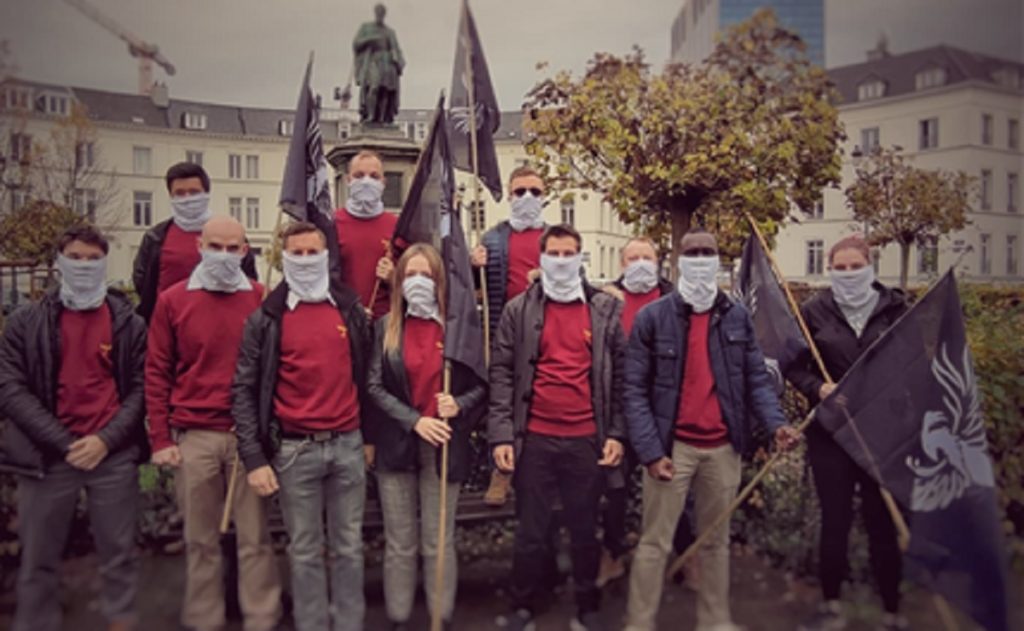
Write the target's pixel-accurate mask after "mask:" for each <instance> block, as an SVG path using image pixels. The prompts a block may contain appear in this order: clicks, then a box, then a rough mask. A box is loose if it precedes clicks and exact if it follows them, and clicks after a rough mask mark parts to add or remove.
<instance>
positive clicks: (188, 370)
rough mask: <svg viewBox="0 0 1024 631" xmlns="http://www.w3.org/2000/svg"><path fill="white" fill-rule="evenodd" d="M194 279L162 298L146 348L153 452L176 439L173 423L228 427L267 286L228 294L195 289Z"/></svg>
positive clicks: (214, 428) (157, 306) (226, 428)
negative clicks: (248, 337)
mask: <svg viewBox="0 0 1024 631" xmlns="http://www.w3.org/2000/svg"><path fill="white" fill-rule="evenodd" d="M187 285H188V281H187V280H185V281H182V282H180V283H176V284H175V285H173V286H171V287H170V288H168V289H167V290H166V291H164V292H163V293H162V294H160V296H159V297H158V298H157V301H156V306H155V307H154V309H153V318H152V319H151V320H150V323H149V334H148V337H147V352H146V411H147V412H148V413H149V441H150V444H151V445H152V448H153V451H159V450H161V449H164V448H166V447H170V446H172V445H173V444H174V441H173V440H172V439H171V427H178V428H182V429H208V430H216V431H228V430H230V429H231V427H232V426H233V425H234V420H233V419H232V418H231V381H232V379H233V378H234V375H235V363H236V360H237V358H238V346H239V344H241V342H242V328H243V327H244V325H245V319H246V318H247V317H249V314H250V313H252V312H253V311H254V310H256V308H258V307H259V306H260V302H261V301H262V300H263V286H262V285H260V284H259V283H256V282H253V283H252V289H251V290H250V291H238V292H235V293H231V294H229V293H225V292H216V291H206V290H204V289H194V290H189V289H188V287H187Z"/></svg>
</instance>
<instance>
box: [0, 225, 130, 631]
mask: <svg viewBox="0 0 1024 631" xmlns="http://www.w3.org/2000/svg"><path fill="white" fill-rule="evenodd" d="M108 251H109V244H108V242H107V240H106V239H105V238H104V237H103V235H102V234H100V232H99V231H97V230H96V229H95V228H93V227H91V226H79V227H75V228H71V229H70V230H68V231H67V232H65V233H64V234H63V235H62V236H61V238H60V240H59V243H58V247H57V268H58V269H59V270H60V272H61V281H60V286H59V287H57V288H54V289H52V290H50V291H49V292H47V294H46V295H45V296H44V297H43V298H42V300H40V301H39V302H37V303H34V304H31V305H28V306H26V307H23V308H22V309H19V310H18V311H16V312H15V313H14V314H12V315H11V316H10V318H9V319H8V320H7V323H6V326H5V327H4V331H3V337H2V338H0V415H2V416H3V417H4V418H6V419H7V420H8V422H7V427H6V428H5V435H4V441H3V449H4V453H3V456H2V458H0V463H2V464H3V465H5V468H7V469H8V470H12V469H13V470H14V471H17V472H19V473H21V474H23V477H19V480H18V543H19V546H20V548H21V565H20V566H19V568H18V581H17V588H16V599H15V602H16V603H17V605H16V607H15V613H14V621H13V624H12V627H11V628H12V629H14V630H15V631H58V630H59V629H60V628H61V606H60V602H59V600H60V599H59V588H60V562H61V556H62V553H63V545H61V542H63V541H65V540H66V539H67V536H68V531H69V529H70V528H71V522H72V516H73V514H74V512H75V505H76V504H77V503H78V498H79V495H80V494H82V493H83V492H84V494H85V496H86V498H87V500H88V502H87V504H88V513H89V529H90V530H91V531H92V533H93V536H94V537H95V539H96V541H97V542H99V545H98V546H97V553H98V555H99V563H100V568H101V569H100V578H101V587H100V606H101V609H102V613H103V616H104V617H105V618H106V619H107V622H108V625H109V626H108V627H107V628H109V629H113V630H127V629H134V628H135V624H136V622H137V620H138V616H137V614H136V611H135V595H136V593H137V591H138V578H139V577H138V562H137V559H136V556H135V550H134V548H135V541H134V532H135V521H136V519H137V518H138V509H139V490H138V475H137V474H138V465H139V463H140V462H141V460H142V458H143V457H144V453H145V451H146V439H145V431H146V430H145V425H144V416H145V406H144V402H143V382H142V370H143V361H144V358H145V352H146V325H145V322H143V320H142V318H141V317H139V316H138V315H136V314H135V313H134V311H133V309H132V305H131V303H130V302H129V300H128V298H127V297H126V296H125V295H124V294H122V293H121V292H119V291H117V290H114V289H108V288H107V286H106V263H107V253H108Z"/></svg>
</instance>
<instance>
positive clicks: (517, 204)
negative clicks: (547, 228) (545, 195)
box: [508, 191, 544, 232]
mask: <svg viewBox="0 0 1024 631" xmlns="http://www.w3.org/2000/svg"><path fill="white" fill-rule="evenodd" d="M510 206H511V208H512V215H511V216H510V217H509V219H508V222H509V223H510V224H512V229H513V230H515V231H516V232H522V231H523V230H528V229H530V228H543V227H544V218H543V217H542V216H541V213H542V212H543V211H544V202H543V200H541V198H539V197H534V196H533V193H531V192H529V191H527V192H526V193H524V194H523V196H522V197H513V198H512V201H511V202H510Z"/></svg>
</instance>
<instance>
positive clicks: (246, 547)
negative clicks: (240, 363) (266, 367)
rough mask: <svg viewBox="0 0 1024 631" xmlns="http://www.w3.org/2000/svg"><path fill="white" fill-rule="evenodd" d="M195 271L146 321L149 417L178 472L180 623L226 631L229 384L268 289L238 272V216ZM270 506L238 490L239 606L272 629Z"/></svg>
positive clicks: (163, 460) (209, 226) (275, 588)
mask: <svg viewBox="0 0 1024 631" xmlns="http://www.w3.org/2000/svg"><path fill="white" fill-rule="evenodd" d="M197 247H198V249H199V252H200V254H201V257H202V258H201V261H200V263H199V265H197V266H196V267H195V269H194V270H193V271H192V275H191V276H190V277H189V278H188V280H183V281H180V282H178V283H176V284H175V285H173V286H171V287H170V288H168V289H167V290H166V291H164V292H163V293H161V294H160V296H159V297H158V298H157V301H156V307H155V309H154V310H153V317H152V319H151V320H150V325H149V335H148V342H147V343H148V352H147V354H146V411H147V413H148V414H149V438H150V446H151V449H152V452H153V456H152V461H153V463H154V464H156V465H158V466H166V467H171V468H172V469H174V470H175V476H176V478H177V488H178V491H179V493H178V496H179V501H180V502H181V506H180V507H179V509H180V510H181V512H182V515H183V516H184V520H185V553H186V556H187V564H186V570H187V571H186V577H185V594H184V601H183V605H182V609H181V623H182V625H183V626H185V627H187V628H190V629H219V628H223V627H224V625H225V624H226V618H225V610H224V588H223V580H222V573H223V568H222V560H221V542H220V530H219V525H220V515H221V513H222V512H223V510H224V502H225V500H226V497H225V490H226V489H227V487H228V484H229V478H230V475H231V474H230V472H231V466H232V462H233V460H234V453H235V452H236V450H237V440H236V438H235V433H234V425H235V422H234V419H233V418H232V416H231V382H232V378H233V377H234V373H235V362H236V359H237V356H238V346H239V343H240V342H241V340H242V327H243V326H244V324H245V320H246V318H247V317H249V314H251V313H252V312H253V311H255V310H256V309H258V308H259V306H260V303H261V302H262V301H263V286H262V285H260V284H259V283H257V282H255V281H250V280H249V279H248V278H247V277H246V276H245V274H243V273H242V258H243V257H244V256H245V254H246V253H247V251H248V246H247V245H246V240H245V229H244V228H243V227H242V224H240V223H239V222H238V221H237V220H235V219H234V218H232V217H213V218H211V219H210V220H209V221H207V222H206V223H204V224H203V228H202V236H201V238H200V240H199V243H198V244H197ZM266 508H267V507H266V501H265V500H263V499H262V498H260V497H259V496H258V495H257V494H256V493H255V491H253V490H252V489H250V488H248V487H247V485H244V484H243V485H239V486H238V487H237V488H236V491H235V496H234V506H233V508H232V515H233V517H234V524H235V533H236V535H237V543H238V560H239V561H238V562H239V568H238V570H239V572H238V576H239V585H238V587H239V601H240V605H241V609H242V615H243V616H244V618H245V626H246V628H250V629H272V628H274V627H275V625H276V624H277V622H278V619H279V618H280V617H281V605H280V598H281V585H280V579H279V577H278V574H277V563H276V561H275V559H274V551H273V547H272V545H271V541H270V531H269V529H268V527H267V520H266Z"/></svg>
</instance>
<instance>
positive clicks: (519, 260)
mask: <svg viewBox="0 0 1024 631" xmlns="http://www.w3.org/2000/svg"><path fill="white" fill-rule="evenodd" d="M543 233H544V230H543V229H541V228H529V229H527V230H523V231H522V232H516V231H515V230H513V231H512V234H510V235H509V236H508V282H507V283H506V284H505V302H508V301H509V300H512V299H513V298H515V297H516V296H518V295H519V294H521V293H523V292H524V291H526V288H527V287H529V285H530V281H529V280H528V279H527V275H528V274H529V273H530V271H531V270H535V269H537V268H538V267H540V235H541V234H543Z"/></svg>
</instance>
